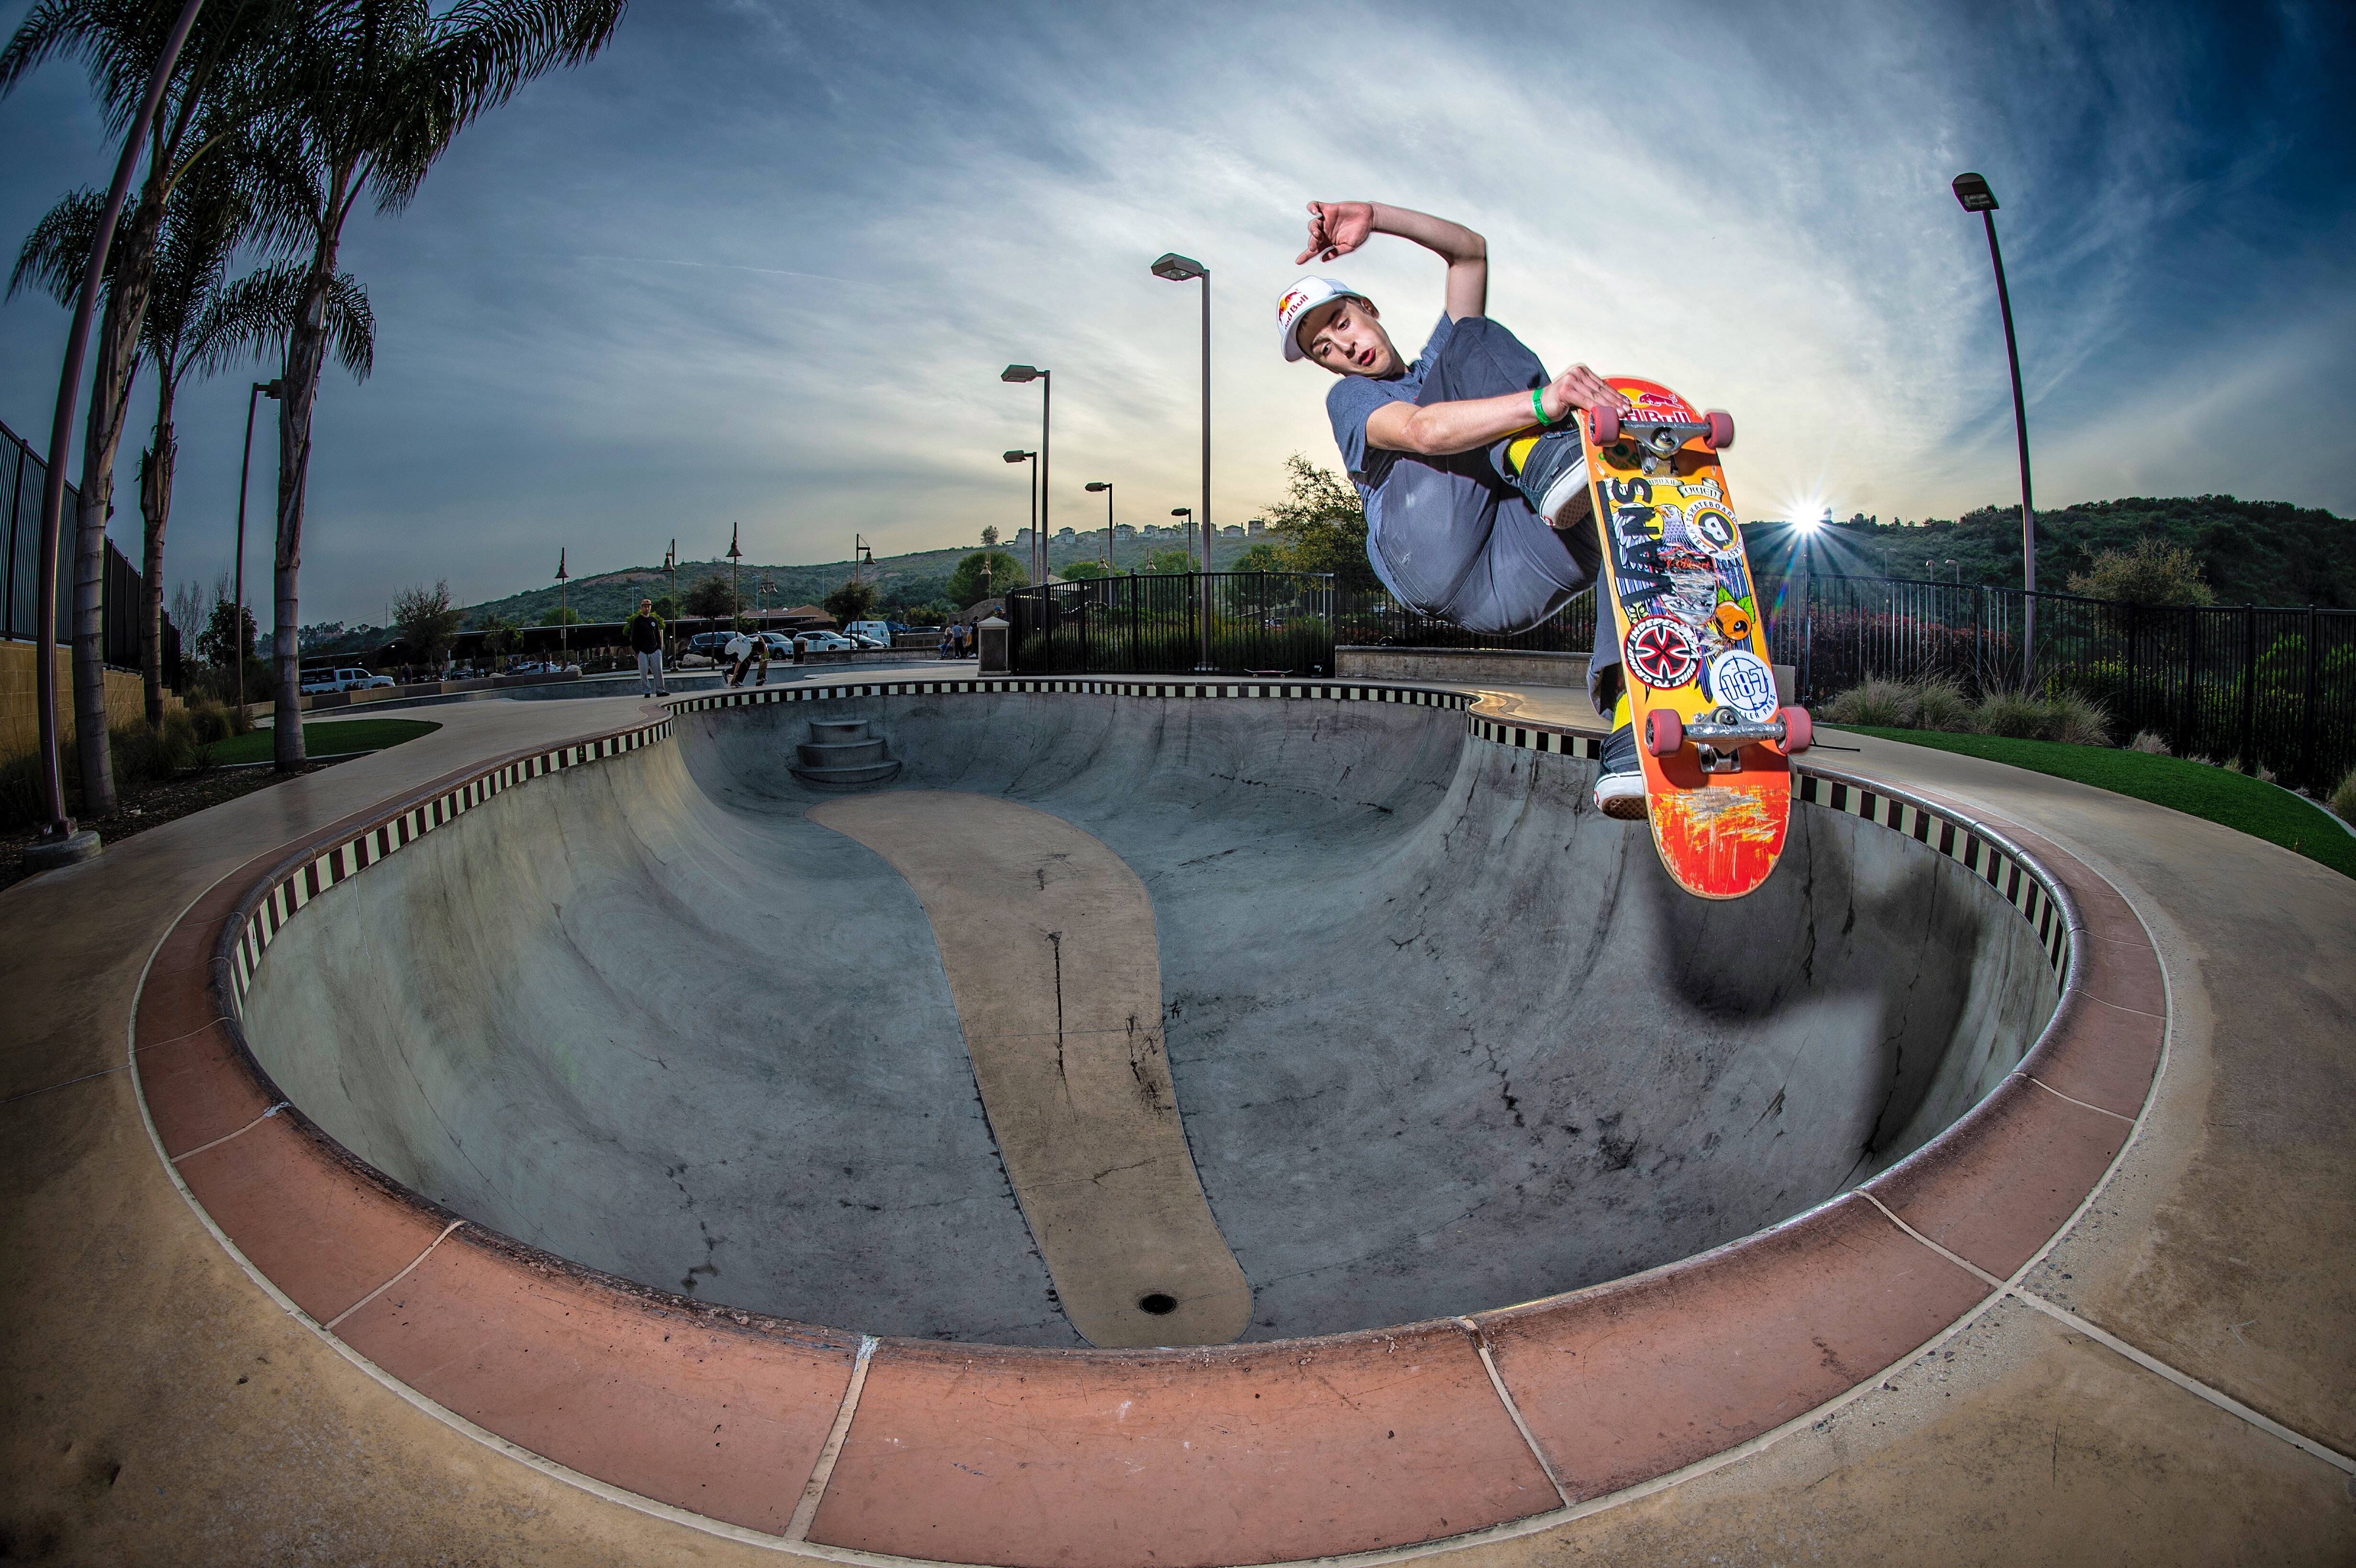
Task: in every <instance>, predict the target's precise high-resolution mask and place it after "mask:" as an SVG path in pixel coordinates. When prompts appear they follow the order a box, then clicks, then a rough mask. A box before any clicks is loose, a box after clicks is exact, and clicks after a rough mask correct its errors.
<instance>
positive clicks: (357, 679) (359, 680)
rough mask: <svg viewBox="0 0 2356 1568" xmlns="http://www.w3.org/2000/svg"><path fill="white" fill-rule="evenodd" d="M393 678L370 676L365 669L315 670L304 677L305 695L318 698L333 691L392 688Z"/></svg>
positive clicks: (303, 687)
mask: <svg viewBox="0 0 2356 1568" xmlns="http://www.w3.org/2000/svg"><path fill="white" fill-rule="evenodd" d="M391 684H392V677H391V676H389V675H370V674H369V672H368V671H367V670H364V669H315V670H313V671H311V672H310V673H309V674H307V675H305V677H303V686H302V689H303V693H304V695H305V696H306V697H316V696H320V695H323V694H325V693H327V692H331V691H364V690H367V689H368V688H371V687H379V686H391Z"/></svg>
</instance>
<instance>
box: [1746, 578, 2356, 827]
mask: <svg viewBox="0 0 2356 1568" xmlns="http://www.w3.org/2000/svg"><path fill="white" fill-rule="evenodd" d="M1800 581H1802V580H1800V579H1796V578H1795V579H1794V580H1792V582H1793V587H1794V590H1796V589H1797V587H1798V584H1799V583H1800ZM1805 581H1806V590H1805V597H1804V602H1803V600H1802V598H1801V596H1800V594H1799V593H1798V592H1796V591H1795V592H1789V593H1787V594H1786V595H1785V597H1784V599H1783V603H1779V604H1778V605H1777V606H1776V607H1775V609H1774V610H1773V611H1772V613H1771V614H1770V615H1769V617H1768V635H1769V637H1770V640H1771V642H1772V645H1773V647H1774V650H1775V657H1776V659H1777V661H1778V662H1780V663H1785V664H1791V665H1794V666H1796V667H1798V669H1799V672H1800V689H1801V692H1802V700H1804V701H1808V702H1822V701H1824V700H1826V699H1829V698H1830V697H1832V696H1833V695H1834V694H1835V693H1837V692H1840V691H1843V690H1846V689H1847V688H1849V687H1852V686H1855V685H1857V684H1858V682H1860V681H1862V680H1865V679H1866V678H1868V677H1882V678H1885V679H1893V680H1924V679H1944V680H1951V681H1953V682H1954V683H1955V684H1956V685H1957V686H1959V687H1961V688H1963V689H1964V690H1965V692H1966V693H1967V694H1969V695H1971V696H1973V697H1982V696H1985V695H1987V694H1988V693H1990V692H1993V691H2019V690H2023V689H2027V690H2031V691H2038V692H2044V693H2049V694H2050V693H2057V692H2061V691H2076V692H2080V693H2083V695H2085V696H2086V697H2089V698H2092V699H2094V701H2096V702H2099V703H2101V704H2102V705H2103V707H2104V709H2106V710H2107V711H2108V712H2109V714H2110V716H2111V719H2112V720H2113V723H2114V725H2115V729H2116V731H2117V738H2118V739H2120V740H2122V741H2124V740H2126V739H2127V738H2128V737H2130V736H2132V735H2135V734H2136V733H2138V732H2140V731H2153V732H2154V733H2157V734H2158V735H2159V736H2160V737H2162V738H2163V739H2164V740H2165V741H2167V742H2168V747H2169V750H2170V751H2171V752H2175V753H2176V754H2177V755H2179V756H2195V755H2200V756H2211V757H2217V758H2241V759H2244V760H2245V761H2249V762H2254V763H2259V764H2262V765H2264V766H2265V767H2266V768H2269V769H2271V770H2272V771H2273V772H2274V773H2276V775H2277V776H2279V777H2280V778H2281V779H2282V781H2283V782H2284V783H2285V784H2291V785H2294V786H2296V787H2299V788H2304V789H2308V790H2310V791H2320V790H2325V789H2329V788H2330V787H2331V786H2332V785H2333V784H2336V783H2338V781H2339V780H2340V778H2341V777H2342V776H2344V775H2345V774H2346V773H2347V772H2348V770H2349V769H2350V768H2351V766H2356V610H2321V609H2315V608H2304V609H2286V608H2281V607H2278V606H2269V605H2263V604H2242V605H2232V606H2228V605H2190V604H2119V603H2110V602H2107V601H2104V600H2099V599H2081V598H2078V597H2077V596H2075V595H2073V594H2067V593H2035V594H2031V593H2027V592H2023V591H2021V590H2020V589H2018V588H1991V587H1984V586H1979V585H1976V584H1971V583H1952V582H1922V581H1906V580H1903V579H1891V578H1878V577H1877V578H1858V577H1822V576H1818V577H1814V578H1810V579H1807V580H1805ZM2031 602H2034V603H2035V605H2036V613H2037V626H2036V635H2035V638H2034V641H2033V644H2029V645H2028V648H2027V652H2026V655H2025V652H2024V644H2025V642H2026V639H2025V638H2024V635H2023V633H2024V624H2023V623H2024V619H2025V616H2026V613H2027V611H2028V609H2029V604H2030V603H2031Z"/></svg>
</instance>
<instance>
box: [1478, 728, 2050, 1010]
mask: <svg viewBox="0 0 2356 1568" xmlns="http://www.w3.org/2000/svg"><path fill="white" fill-rule="evenodd" d="M1465 728H1466V729H1467V730H1468V731H1471V732H1472V735H1473V736H1474V737H1476V738H1477V739H1480V740H1483V741H1490V742H1492V743H1494V744H1495V745H1500V746H1513V747H1515V748H1518V749H1520V750H1524V751H1531V752H1551V753H1553V754H1554V755H1557V756H1564V757H1578V758H1583V759H1585V760H1586V761H1588V762H1597V761H1600V760H1601V757H1602V752H1603V742H1602V741H1601V738H1599V737H1596V736H1592V735H1576V734H1567V733H1565V732H1563V731H1558V730H1540V729H1533V728H1529V727H1527V726H1523V725H1516V724H1505V723H1499V722H1498V721H1496V720H1491V719H1483V718H1480V717H1478V716H1473V717H1470V718H1468V719H1467V720H1465ZM1794 773H1795V774H1796V781H1795V782H1796V788H1795V789H1794V797H1795V798H1796V799H1798V800H1799V801H1801V802H1802V803H1803V804H1804V805H1818V806H1823V807H1825V808H1826V810H1830V811H1838V812H1845V813H1847V815H1848V816H1855V817H1859V818H1862V819H1863V820H1865V821H1867V822H1871V823H1874V824H1875V825H1877V826H1879V827H1887V828H1890V830H1891V831H1893V832H1897V833H1903V834H1905V835H1906V836H1907V837H1911V838H1912V839H1914V840H1915V841H1916V842H1918V843H1922V844H1926V845H1928V846H1930V847H1931V848H1933V849H1936V850H1937V851H1938V852H1939V853H1940V854H1942V855H1944V856H1946V857H1947V858H1948V859H1951V860H1957V861H1960V862H1962V864H1963V866H1964V868H1965V869H1966V870H1968V871H1970V872H1972V873H1973V874H1974V875H1975V876H1977V877H1979V878H1980V879H1981V880H1984V881H1986V882H1987V885H1988V886H1989V887H1990V888H1993V889H1994V890H1995V891H1996V892H1997V896H1998V897H1999V898H2001V899H2003V900H2004V901H2006V902H2007V903H2008V904H2010V905H2011V906H2012V907H2013V909H2014V910H2016V911H2017V912H2019V915H2020V917H2021V919H2023V920H2025V921H2027V922H2029V924H2030V925H2031V926H2033V927H2035V928H2036V931H2037V940H2038V943H2039V944H2040V946H2042V947H2043V948H2044V949H2045V957H2046V961H2047V962H2048V963H2050V964H2051V965H2053V973H2054V974H2055V975H2056V976H2058V977H2059V978H2060V979H2061V985H2062V987H2063V988H2064V989H2067V988H2068V987H2069V984H2070V961H2071V954H2070V933H2071V931H2072V928H2073V927H2074V926H2075V925H2076V924H2077V922H2075V921H2073V920H2072V918H2071V909H2070V904H2069V901H2068V900H2067V899H2065V898H2064V897H2062V896H2061V893H2060V892H2059V891H2057V890H2058V889H2059V888H2060V886H2061V883H2060V881H2059V880H2058V879H2056V878H2055V877H2054V876H2053V875H2052V874H2051V872H2049V871H2047V870H2046V869H2044V868H2043V867H2041V866H2040V865H2039V864H2038V863H2037V861H2036V859H2035V858H2034V857H2032V856H2030V855H2029V854H2028V853H2026V852H2025V851H2023V850H2021V849H2020V848H2017V847H2016V846H2014V845H2013V844H2012V843H2010V842H2009V841H2008V840H2007V839H2006V838H2005V837H2003V836H2002V835H2000V834H1998V833H1997V832H1996V831H1995V830H1994V829H1992V828H1990V827H1987V826H1985V825H1984V824H1981V823H1976V822H1973V821H1971V820H1969V819H1968V818H1965V817H1963V816H1956V815H1955V814H1954V812H1953V810H1952V809H1943V808H1940V807H1936V806H1933V805H1929V804H1928V803H1926V802H1923V801H1920V800H1916V799H1915V798H1913V797H1912V795H1904V794H1901V793H1899V792H1897V791H1894V790H1892V789H1890V786H1889V785H1887V784H1869V783H1867V782H1866V781H1863V780H1858V779H1849V778H1846V777H1843V776H1841V775H1839V774H1836V773H1826V772H1824V771H1822V770H1820V769H1815V768H1811V767H1805V766H1803V767H1799V768H1795V769H1794Z"/></svg>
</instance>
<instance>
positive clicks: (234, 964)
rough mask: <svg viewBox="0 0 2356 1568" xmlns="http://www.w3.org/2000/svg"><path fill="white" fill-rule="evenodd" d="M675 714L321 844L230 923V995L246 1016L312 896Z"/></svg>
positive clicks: (615, 748) (624, 744) (637, 737)
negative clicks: (266, 967) (278, 946)
mask: <svg viewBox="0 0 2356 1568" xmlns="http://www.w3.org/2000/svg"><path fill="white" fill-rule="evenodd" d="M670 732H671V726H670V720H668V719H666V720H662V721H661V722H660V723H658V724H648V725H643V726H641V727H639V728H637V729H635V730H622V731H616V732H615V733H614V734H611V735H605V736H602V737H600V738H599V739H597V740H594V741H581V742H579V743H578V744H575V745H571V746H560V747H558V748H557V749H555V750H554V751H549V752H541V753H540V754H539V755H537V756H531V757H524V758H521V759H519V760H518V761H515V762H510V763H500V764H499V765H498V766H497V767H494V768H486V769H485V770H484V771H483V772H481V773H477V774H476V775H475V776H474V777H472V778H470V779H466V780H465V781H464V782H462V783H460V784H455V785H454V786H453V787H451V788H449V789H447V790H444V792H442V793H441V794H440V795H435V796H434V798H433V799H431V800H426V801H421V802H419V803H418V804H416V805H412V806H410V807H409V808H408V809H407V810H405V811H402V812H401V813H399V814H398V815H397V816H389V817H386V818H385V819H384V820H382V821H380V822H378V823H374V824H372V825H371V826H369V827H365V828H362V829H361V830H360V831H359V832H358V833H356V834H354V835H353V836H352V837H349V838H347V839H345V840H344V841H343V842H342V843H340V844H336V845H333V846H330V847H329V848H326V849H323V850H321V851H320V852H319V853H318V854H317V855H316V856H314V857H313V858H312V859H310V860H308V861H306V862H305V863H304V864H303V865H300V866H297V867H295V869H293V870H292V871H290V872H287V873H285V874H284V875H283V876H282V877H280V878H279V880H276V881H274V882H273V883H271V884H270V886H269V887H268V888H266V889H265V890H263V891H262V892H261V893H260V894H259V895H258V896H257V897H256V898H255V899H254V901H253V902H252V905H251V906H250V907H249V908H248V910H247V912H246V915H245V919H244V921H243V922H242V923H239V924H234V925H232V926H231V927H230V937H229V939H228V940H229V953H228V957H229V981H230V1004H231V1006H232V1007H234V1008H235V1009H236V1011H237V1015H238V1018H239V1020H240V1021H241V1022H242V1021H243V1019H244V1017H245V997H246V993H247V992H248V991H250V990H251V989H252V987H253V977H254V975H255V974H256V972H258V971H259V970H260V969H261V967H262V955H264V954H266V953H267V952H269V951H270V944H272V943H273V942H274V941H276V940H277V937H278V933H280V932H282V931H284V930H285V929H286V923H287V922H288V921H290V920H293V919H294V918H295V914H296V913H297V912H300V911H301V910H303V909H304V908H305V907H306V906H307V905H308V904H309V903H310V901H312V900H313V899H316V898H317V897H318V896H319V895H320V894H321V893H323V892H326V891H327V890H328V889H329V888H332V887H334V886H335V885H336V884H337V882H340V881H343V880H345V879H347V878H348V877H356V876H358V875H359V873H360V872H362V871H364V870H366V869H368V868H369V867H370V866H373V865H375V864H376V863H377V862H378V861H380V860H381V859H385V858H386V857H387V856H389V855H394V854H398V853H399V852H400V851H401V850H402V849H403V848H407V847H408V846H409V845H412V844H414V843H416V842H417V840H419V839H420V838H423V837H425V836H426V835H427V834H428V833H431V832H433V831H434V829H435V828H437V827H443V826H444V825H445V824H448V823H452V822H455V821H456V820H457V819H458V818H459V817H460V816H463V815H465V814H466V813H467V812H469V811H472V810H473V809H474V808H475V807H477V806H478V805H482V804H483V803H484V802H485V801H487V800H489V799H490V798H491V797H492V796H494V795H504V794H505V793H507V792H508V791H509V790H511V789H516V788H519V787H520V786H522V785H524V784H530V782H531V781H532V780H534V779H539V778H545V777H547V776H548V775H549V774H551V773H562V771H563V770H565V769H566V768H577V767H580V766H582V765H583V764H584V763H595V762H602V761H604V760H605V758H607V757H617V756H620V755H621V754H622V753H623V752H635V751H637V750H638V749H639V748H641V747H644V746H651V745H653V744H654V743H655V742H656V741H665V740H669V738H670Z"/></svg>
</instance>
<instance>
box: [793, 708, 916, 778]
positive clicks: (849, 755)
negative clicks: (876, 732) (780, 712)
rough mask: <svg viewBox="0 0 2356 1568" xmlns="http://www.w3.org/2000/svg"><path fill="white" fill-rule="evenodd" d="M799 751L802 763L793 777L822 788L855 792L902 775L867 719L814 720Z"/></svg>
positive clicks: (795, 769)
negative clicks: (868, 731)
mask: <svg viewBox="0 0 2356 1568" xmlns="http://www.w3.org/2000/svg"><path fill="white" fill-rule="evenodd" d="M796 750H797V751H798V752H799V753H800V755H801V761H800V762H798V763H796V764H795V765H794V770H793V773H794V777H796V778H798V779H799V780H801V781H802V782H803V783H804V784H815V785H817V786H818V787H819V788H820V789H856V788H859V787H861V786H862V785H865V784H882V783H883V782H884V781H885V780H887V779H893V778H896V777H898V776H899V773H900V764H899V763H897V762H896V761H894V760H893V759H892V758H891V757H890V756H889V755H887V754H886V752H885V750H884V744H883V741H881V740H878V739H876V738H875V737H873V736H871V735H869V734H868V733H867V720H864V719H850V720H812V721H811V724H810V738H809V740H808V741H804V742H802V744H801V745H799V746H798V747H797V748H796Z"/></svg>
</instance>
